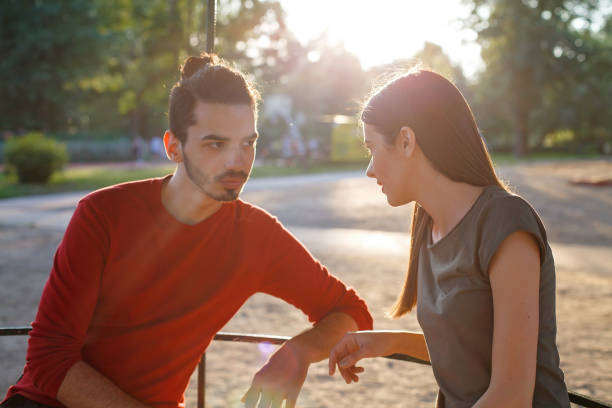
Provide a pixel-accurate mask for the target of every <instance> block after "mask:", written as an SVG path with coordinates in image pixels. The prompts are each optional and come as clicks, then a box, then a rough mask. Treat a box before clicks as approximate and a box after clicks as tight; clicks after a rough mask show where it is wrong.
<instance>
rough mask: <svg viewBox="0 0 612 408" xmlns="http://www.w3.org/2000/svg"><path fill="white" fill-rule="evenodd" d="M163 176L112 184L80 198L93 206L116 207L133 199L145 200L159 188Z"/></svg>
mask: <svg viewBox="0 0 612 408" xmlns="http://www.w3.org/2000/svg"><path fill="white" fill-rule="evenodd" d="M163 180H164V178H151V179H144V180H136V181H128V182H125V183H120V184H114V185H112V186H108V187H103V188H100V189H98V190H95V191H92V192H91V193H89V194H87V195H86V196H84V197H83V198H82V199H81V202H84V203H86V204H88V205H92V206H95V207H102V208H108V207H109V206H110V207H111V208H116V207H117V206H121V205H123V204H126V203H132V202H134V201H147V200H150V198H151V197H153V194H154V193H155V191H157V190H159V189H160V188H161V183H162V182H163Z"/></svg>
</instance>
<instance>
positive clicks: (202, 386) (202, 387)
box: [197, 353, 206, 408]
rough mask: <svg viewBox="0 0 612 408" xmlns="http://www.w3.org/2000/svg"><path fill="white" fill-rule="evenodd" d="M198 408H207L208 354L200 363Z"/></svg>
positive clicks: (203, 356) (204, 355)
mask: <svg viewBox="0 0 612 408" xmlns="http://www.w3.org/2000/svg"><path fill="white" fill-rule="evenodd" d="M197 406H198V408H204V407H205V406H206V353H204V354H202V357H201V358H200V362H199V363H198V403H197Z"/></svg>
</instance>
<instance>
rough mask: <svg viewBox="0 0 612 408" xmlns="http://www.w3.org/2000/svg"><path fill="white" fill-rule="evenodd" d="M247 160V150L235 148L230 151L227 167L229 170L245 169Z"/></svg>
mask: <svg viewBox="0 0 612 408" xmlns="http://www.w3.org/2000/svg"><path fill="white" fill-rule="evenodd" d="M246 162H247V157H246V152H244V151H243V149H240V148H235V149H232V150H231V151H230V152H229V156H228V158H227V160H226V162H225V167H226V168H227V169H228V170H243V169H244V166H245V164H246Z"/></svg>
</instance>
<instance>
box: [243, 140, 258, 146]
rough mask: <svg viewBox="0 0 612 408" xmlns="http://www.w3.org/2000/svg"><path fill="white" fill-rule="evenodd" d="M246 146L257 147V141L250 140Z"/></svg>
mask: <svg viewBox="0 0 612 408" xmlns="http://www.w3.org/2000/svg"><path fill="white" fill-rule="evenodd" d="M245 145H246V146H257V140H249V141H248V142H246V143H245Z"/></svg>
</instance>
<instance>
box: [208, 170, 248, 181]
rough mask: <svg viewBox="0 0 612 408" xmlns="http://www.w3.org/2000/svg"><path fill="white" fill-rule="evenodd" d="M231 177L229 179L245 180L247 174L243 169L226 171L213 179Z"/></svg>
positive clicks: (219, 179)
mask: <svg viewBox="0 0 612 408" xmlns="http://www.w3.org/2000/svg"><path fill="white" fill-rule="evenodd" d="M226 178H231V179H242V180H244V181H246V179H248V178H249V175H248V174H247V173H245V172H244V171H226V172H225V173H222V174H219V175H218V176H216V177H215V181H223V179H226Z"/></svg>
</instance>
